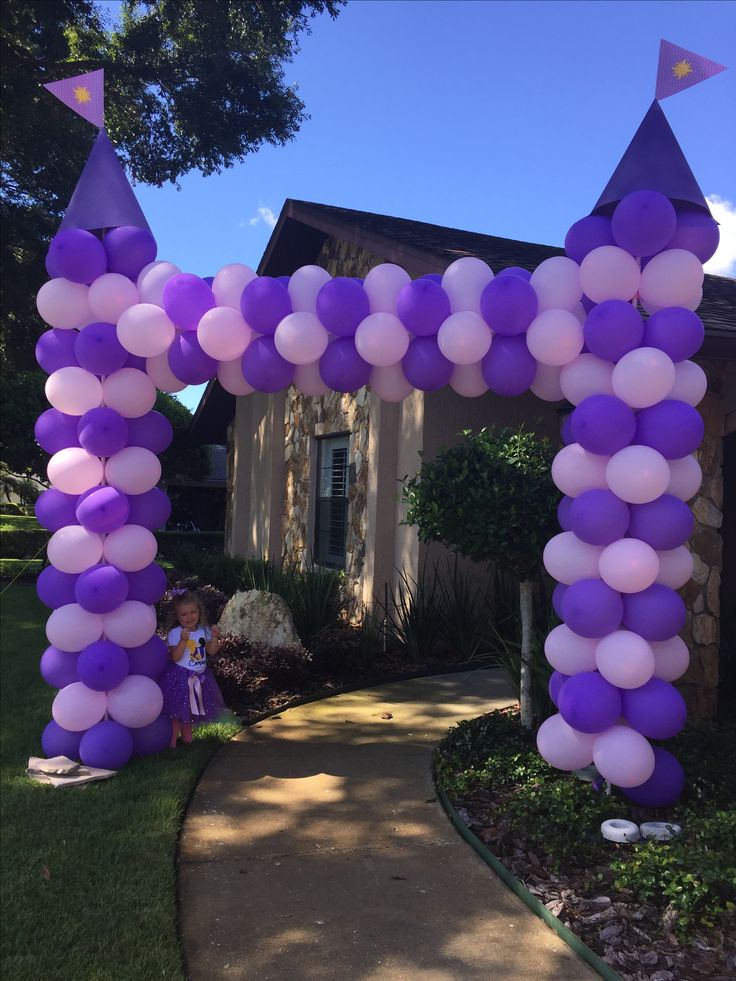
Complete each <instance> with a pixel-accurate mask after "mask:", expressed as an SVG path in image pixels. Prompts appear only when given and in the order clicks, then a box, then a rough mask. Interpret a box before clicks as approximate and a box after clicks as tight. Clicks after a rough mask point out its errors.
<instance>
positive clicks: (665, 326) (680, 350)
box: [644, 307, 705, 361]
mask: <svg viewBox="0 0 736 981" xmlns="http://www.w3.org/2000/svg"><path fill="white" fill-rule="evenodd" d="M704 338H705V328H704V327H703V321H702V320H701V319H700V317H699V316H698V315H697V313H694V312H693V311H692V310H688V309H687V307H665V308H664V310H658V311H657V312H656V313H653V314H652V316H651V317H650V318H649V320H647V322H646V323H645V324H644V345H645V346H646V347H658V348H659V349H660V351H664V353H665V354H668V355H669V356H670V358H672V360H673V361H686V360H687V359H688V358H691V357H692V356H693V355H694V354H695V353H696V351H698V349H699V348H700V345H701V344H702V343H703V340H704Z"/></svg>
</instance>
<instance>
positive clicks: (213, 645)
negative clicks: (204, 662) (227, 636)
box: [204, 627, 220, 657]
mask: <svg viewBox="0 0 736 981" xmlns="http://www.w3.org/2000/svg"><path fill="white" fill-rule="evenodd" d="M210 629H211V631H212V639H211V640H208V641H207V643H206V644H205V645H204V649H205V650H206V651H207V653H208V654H209V656H210V657H213V656H214V655H215V654H217V652H218V651H219V650H220V631H219V630H218V629H217V627H211V628H210Z"/></svg>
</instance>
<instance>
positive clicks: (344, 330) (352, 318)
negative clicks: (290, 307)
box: [316, 276, 371, 337]
mask: <svg viewBox="0 0 736 981" xmlns="http://www.w3.org/2000/svg"><path fill="white" fill-rule="evenodd" d="M316 309H317V316H318V317H319V319H320V321H321V322H322V324H323V326H324V327H326V329H327V330H329V331H330V332H331V333H333V334H336V335H337V336H338V337H353V336H354V334H355V331H356V330H357V329H358V324H359V323H360V322H361V320H364V319H365V318H366V317H367V316H368V314H369V313H370V312H371V308H370V303H369V301H368V294H367V293H366V291H365V290H364V289H363V286H362V284H361V283H357V282H356V281H355V280H354V279H351V278H349V277H345V276H337V277H335V279H331V280H330V281H329V282H328V283H325V285H324V286H323V287H322V288H321V289H320V291H319V293H318V294H317V302H316Z"/></svg>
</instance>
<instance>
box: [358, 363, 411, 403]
mask: <svg viewBox="0 0 736 981" xmlns="http://www.w3.org/2000/svg"><path fill="white" fill-rule="evenodd" d="M368 384H369V385H370V386H371V390H372V391H373V392H375V394H376V395H377V396H378V397H379V399H381V400H382V401H383V402H401V401H403V399H405V398H406V397H407V395H410V394H411V393H412V392H413V391H414V386H413V385H412V384H411V382H409V381H407V380H406V377H405V375H404V372H403V371H402V368H401V364H400V363H399V364H389V365H384V366H381V367H375V368H373V369H372V371H371V374H370V378H369V379H368Z"/></svg>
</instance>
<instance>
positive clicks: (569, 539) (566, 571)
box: [542, 531, 603, 586]
mask: <svg viewBox="0 0 736 981" xmlns="http://www.w3.org/2000/svg"><path fill="white" fill-rule="evenodd" d="M602 553H603V549H602V548H599V547H598V546H596V545H588V544H587V543H586V542H581V541H580V539H579V538H578V537H577V536H576V535H575V534H574V533H573V532H571V531H563V532H561V533H560V534H559V535H555V536H554V538H550V540H549V541H548V542H547V544H546V546H545V549H544V553H543V555H542V561H543V563H544V568H545V569H546V570H547V572H548V573H549V574H550V575H551V576H552V578H553V579H556V580H557V581H558V582H561V583H564V584H565V585H566V586H570V585H571V584H572V583H574V582H577V581H578V579H597V578H598V564H599V562H600V558H601V554H602Z"/></svg>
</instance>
